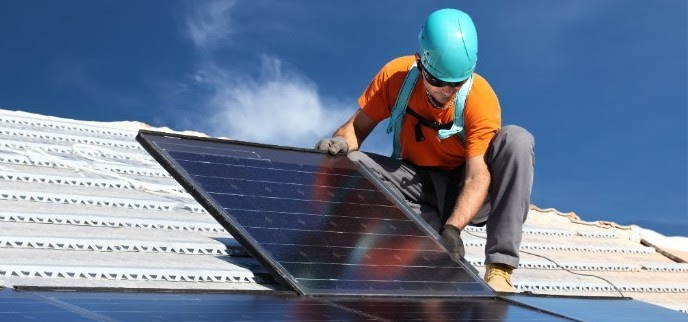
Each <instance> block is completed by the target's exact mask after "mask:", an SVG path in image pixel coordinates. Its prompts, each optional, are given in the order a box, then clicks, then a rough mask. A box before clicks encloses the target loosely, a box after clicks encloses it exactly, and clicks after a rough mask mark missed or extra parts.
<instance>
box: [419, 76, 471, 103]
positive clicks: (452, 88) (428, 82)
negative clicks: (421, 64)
mask: <svg viewBox="0 0 688 322" xmlns="http://www.w3.org/2000/svg"><path fill="white" fill-rule="evenodd" d="M421 69H422V74H423V83H424V84H425V89H426V90H427V91H428V94H430V96H431V97H432V99H434V100H435V102H436V103H439V104H440V105H445V104H447V102H449V100H451V99H452V97H454V94H456V92H458V91H459V90H460V89H461V86H463V84H464V83H466V81H463V82H459V83H445V82H442V81H441V80H439V79H437V78H435V77H433V76H432V75H431V74H430V73H428V72H427V71H426V70H425V68H421Z"/></svg>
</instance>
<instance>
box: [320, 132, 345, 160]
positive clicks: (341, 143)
mask: <svg viewBox="0 0 688 322" xmlns="http://www.w3.org/2000/svg"><path fill="white" fill-rule="evenodd" d="M315 149H316V150H320V151H327V153H329V154H332V155H335V154H337V153H344V154H346V153H347V152H349V145H348V144H346V139H344V138H343V137H341V136H335V137H332V138H324V139H322V140H320V142H318V144H316V145H315Z"/></svg>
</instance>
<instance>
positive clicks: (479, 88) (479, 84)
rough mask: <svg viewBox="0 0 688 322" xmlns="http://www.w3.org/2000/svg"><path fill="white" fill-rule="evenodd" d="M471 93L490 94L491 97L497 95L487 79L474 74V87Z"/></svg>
mask: <svg viewBox="0 0 688 322" xmlns="http://www.w3.org/2000/svg"><path fill="white" fill-rule="evenodd" d="M471 92H480V93H489V94H491V95H496V94H495V93H494V90H493V89H492V86H490V83H489V82H488V81H487V79H485V77H483V76H481V75H479V74H478V73H473V87H472V88H471Z"/></svg>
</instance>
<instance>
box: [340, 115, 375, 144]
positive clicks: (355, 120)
mask: <svg viewBox="0 0 688 322" xmlns="http://www.w3.org/2000/svg"><path fill="white" fill-rule="evenodd" d="M377 124H378V122H375V121H373V119H371V118H370V117H369V116H368V115H366V114H365V113H363V112H362V111H361V110H360V109H359V110H357V111H356V113H354V115H353V116H352V117H351V118H350V119H349V120H348V121H347V122H346V123H344V125H342V126H340V127H339V128H338V129H337V131H335V132H334V134H333V135H332V136H333V137H334V136H341V137H343V138H344V139H345V140H346V144H347V145H348V146H349V151H348V152H351V151H356V150H358V148H359V147H360V146H361V143H363V140H365V138H367V137H368V135H369V134H370V132H372V131H373V129H374V128H375V126H376V125H377Z"/></svg>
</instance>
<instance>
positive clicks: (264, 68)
mask: <svg viewBox="0 0 688 322" xmlns="http://www.w3.org/2000/svg"><path fill="white" fill-rule="evenodd" d="M260 66H261V67H260V68H261V70H260V75H261V76H259V77H256V78H252V79H244V78H241V77H238V76H237V75H233V74H231V73H229V72H228V71H227V70H224V69H219V68H217V66H212V67H211V66H208V67H207V68H205V69H204V70H203V71H202V72H199V73H198V74H197V75H195V79H197V80H200V81H201V82H202V85H203V86H204V87H207V88H209V89H210V90H211V91H210V92H211V94H210V95H209V96H208V97H207V98H206V101H205V102H204V104H205V106H206V110H207V111H208V112H209V113H210V115H207V116H208V117H207V118H206V119H208V120H209V121H208V122H207V124H206V126H207V127H208V128H209V129H210V131H211V133H212V134H213V135H221V136H229V137H231V138H233V139H238V140H245V141H252V142H261V143H271V144H278V145H288V146H300V147H307V148H310V147H313V146H314V145H315V143H316V141H317V140H318V139H320V138H321V137H324V136H329V135H331V134H332V132H333V131H334V129H336V128H337V127H338V126H339V125H341V124H342V123H343V122H344V121H345V120H346V119H347V118H348V117H349V116H350V114H351V113H352V112H353V110H354V109H355V106H354V105H353V104H344V103H341V102H334V101H331V100H326V99H323V98H322V97H321V96H320V95H319V94H318V92H317V88H316V86H315V85H314V84H313V83H312V82H310V81H309V80H308V79H305V78H304V77H302V76H300V75H298V74H294V73H289V72H285V70H284V68H283V67H282V64H281V61H280V60H279V59H278V58H275V57H268V56H263V57H262V59H261V65H260Z"/></svg>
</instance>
